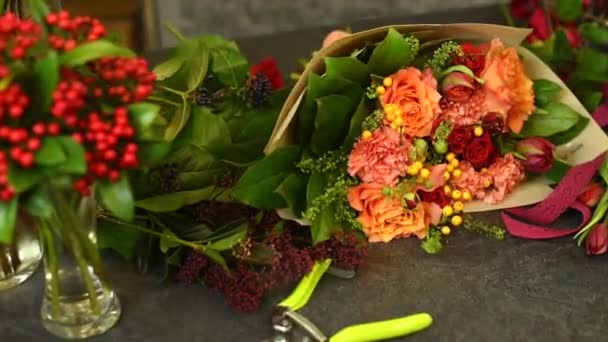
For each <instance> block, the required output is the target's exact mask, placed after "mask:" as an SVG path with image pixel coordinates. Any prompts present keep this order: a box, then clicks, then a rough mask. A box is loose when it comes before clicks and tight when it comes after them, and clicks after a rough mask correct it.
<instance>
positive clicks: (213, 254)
mask: <svg viewBox="0 0 608 342" xmlns="http://www.w3.org/2000/svg"><path fill="white" fill-rule="evenodd" d="M203 253H205V255H206V256H208V257H209V259H211V260H213V261H214V262H215V263H216V264H218V265H220V266H222V268H223V269H224V270H226V272H229V270H228V265H227V264H226V260H225V259H224V257H223V256H222V254H220V252H218V251H216V250H214V249H210V248H205V249H204V250H203Z"/></svg>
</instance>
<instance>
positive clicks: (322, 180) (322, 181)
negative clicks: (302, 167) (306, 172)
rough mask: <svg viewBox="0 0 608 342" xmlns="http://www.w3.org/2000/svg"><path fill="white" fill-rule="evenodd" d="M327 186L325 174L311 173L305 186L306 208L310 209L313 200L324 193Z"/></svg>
mask: <svg viewBox="0 0 608 342" xmlns="http://www.w3.org/2000/svg"><path fill="white" fill-rule="evenodd" d="M327 186H328V179H327V175H326V174H322V173H318V172H313V173H312V174H311V175H310V178H309V179H308V184H307V185H306V207H308V208H310V207H311V206H312V205H313V202H314V200H315V199H316V198H317V197H319V196H321V195H323V194H324V193H325V189H327Z"/></svg>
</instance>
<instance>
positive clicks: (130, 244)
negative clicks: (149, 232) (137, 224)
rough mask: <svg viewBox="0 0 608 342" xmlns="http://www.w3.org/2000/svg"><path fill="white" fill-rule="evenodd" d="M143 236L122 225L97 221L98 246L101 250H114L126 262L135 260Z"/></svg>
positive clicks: (102, 220) (101, 220)
mask: <svg viewBox="0 0 608 342" xmlns="http://www.w3.org/2000/svg"><path fill="white" fill-rule="evenodd" d="M142 236H143V234H142V233H141V232H140V231H138V230H135V229H133V228H130V227H127V226H125V225H123V224H120V223H115V222H110V221H108V220H104V219H99V220H98V221H97V245H98V246H99V248H100V249H106V248H109V249H112V250H114V251H116V252H117V253H119V254H120V255H122V257H123V258H125V259H126V260H133V258H135V255H136V254H137V247H138V244H139V241H140V240H141V238H142Z"/></svg>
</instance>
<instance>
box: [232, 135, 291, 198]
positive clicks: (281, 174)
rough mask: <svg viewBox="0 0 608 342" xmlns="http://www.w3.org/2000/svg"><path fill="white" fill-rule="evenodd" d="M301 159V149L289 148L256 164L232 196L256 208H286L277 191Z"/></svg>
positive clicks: (276, 152) (248, 171) (239, 183)
mask: <svg viewBox="0 0 608 342" xmlns="http://www.w3.org/2000/svg"><path fill="white" fill-rule="evenodd" d="M299 158H300V149H299V148H298V147H296V146H287V147H283V148H281V149H278V150H276V151H274V152H273V153H271V154H270V155H268V156H267V157H265V158H264V159H262V160H260V161H258V162H256V163H255V164H253V165H252V166H251V167H249V168H248V169H247V171H245V173H244V174H243V175H242V176H241V178H240V179H239V181H238V182H237V184H236V185H235V187H234V188H233V189H232V195H233V196H234V198H236V199H237V200H239V201H240V202H242V203H244V204H247V205H250V206H253V207H256V208H284V207H285V206H286V205H287V203H286V202H285V200H284V199H283V197H282V196H281V195H279V194H277V193H276V192H275V190H276V189H277V188H278V187H279V186H280V185H281V184H282V183H283V181H284V180H285V178H287V176H288V175H289V173H291V171H292V170H293V168H294V163H295V162H296V161H297V160H298V159H299Z"/></svg>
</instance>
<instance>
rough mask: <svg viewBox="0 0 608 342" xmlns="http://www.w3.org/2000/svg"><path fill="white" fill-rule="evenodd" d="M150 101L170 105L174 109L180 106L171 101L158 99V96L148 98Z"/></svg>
mask: <svg viewBox="0 0 608 342" xmlns="http://www.w3.org/2000/svg"><path fill="white" fill-rule="evenodd" d="M148 100H150V101H155V102H160V103H164V104H168V105H171V106H174V107H179V106H180V104H179V103H177V102H173V101H171V100H167V99H163V98H162V97H157V96H150V97H148Z"/></svg>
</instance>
